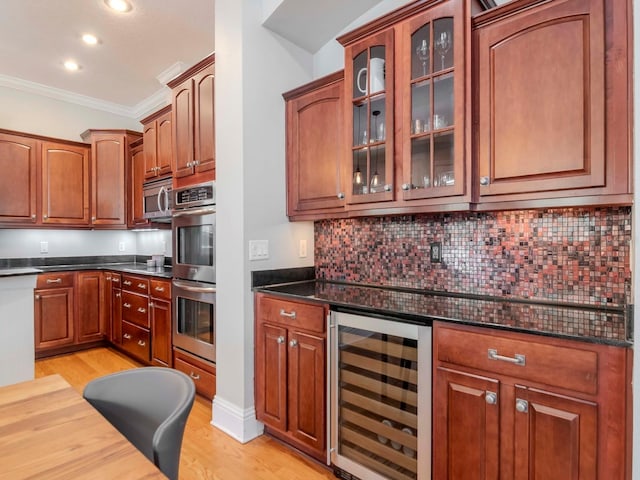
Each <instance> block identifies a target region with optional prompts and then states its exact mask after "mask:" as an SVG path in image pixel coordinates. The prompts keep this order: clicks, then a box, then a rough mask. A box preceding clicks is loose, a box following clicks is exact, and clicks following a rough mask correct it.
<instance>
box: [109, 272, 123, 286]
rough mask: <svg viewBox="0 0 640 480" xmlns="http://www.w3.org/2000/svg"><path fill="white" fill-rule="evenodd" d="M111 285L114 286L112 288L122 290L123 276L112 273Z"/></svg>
mask: <svg viewBox="0 0 640 480" xmlns="http://www.w3.org/2000/svg"><path fill="white" fill-rule="evenodd" d="M111 285H112V288H121V287H122V275H120V274H119V273H114V272H111Z"/></svg>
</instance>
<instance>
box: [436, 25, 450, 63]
mask: <svg viewBox="0 0 640 480" xmlns="http://www.w3.org/2000/svg"><path fill="white" fill-rule="evenodd" d="M433 46H434V48H435V50H436V52H438V54H439V55H440V58H441V60H442V70H444V57H445V56H446V55H447V52H448V51H449V49H450V48H451V33H449V32H448V31H446V30H445V31H444V32H441V33H440V36H439V37H438V39H437V40H436V41H435V43H434V44H433Z"/></svg>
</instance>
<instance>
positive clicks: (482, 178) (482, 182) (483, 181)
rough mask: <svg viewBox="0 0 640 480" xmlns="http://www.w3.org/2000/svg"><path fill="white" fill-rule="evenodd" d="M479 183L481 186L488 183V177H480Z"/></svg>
mask: <svg viewBox="0 0 640 480" xmlns="http://www.w3.org/2000/svg"><path fill="white" fill-rule="evenodd" d="M480 185H482V186H483V187H486V186H487V185H489V177H480Z"/></svg>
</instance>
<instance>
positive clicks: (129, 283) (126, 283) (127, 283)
mask: <svg viewBox="0 0 640 480" xmlns="http://www.w3.org/2000/svg"><path fill="white" fill-rule="evenodd" d="M122 283H124V284H125V285H131V282H130V281H129V280H125V281H124V282H122Z"/></svg>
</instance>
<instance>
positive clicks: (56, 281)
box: [47, 278, 62, 283]
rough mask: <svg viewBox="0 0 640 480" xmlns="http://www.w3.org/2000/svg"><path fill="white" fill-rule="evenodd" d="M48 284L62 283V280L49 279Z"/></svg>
mask: <svg viewBox="0 0 640 480" xmlns="http://www.w3.org/2000/svg"><path fill="white" fill-rule="evenodd" d="M47 283H62V279H61V278H56V279H53V278H47Z"/></svg>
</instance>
